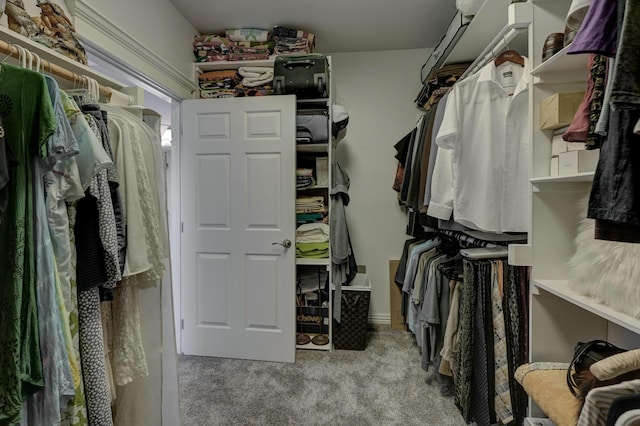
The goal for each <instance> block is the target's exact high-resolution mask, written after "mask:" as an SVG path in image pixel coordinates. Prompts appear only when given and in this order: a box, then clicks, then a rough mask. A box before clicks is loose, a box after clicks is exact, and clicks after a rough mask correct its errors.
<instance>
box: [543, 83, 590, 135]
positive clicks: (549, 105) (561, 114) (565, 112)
mask: <svg viewBox="0 0 640 426" xmlns="http://www.w3.org/2000/svg"><path fill="white" fill-rule="evenodd" d="M583 98H584V92H558V93H554V94H553V95H551V96H549V97H547V98H544V99H543V100H541V101H540V128H541V129H542V130H555V129H559V128H561V127H564V126H567V125H569V124H571V121H572V120H573V116H574V115H575V114H576V111H577V110H578V107H579V106H580V103H581V102H582V99H583Z"/></svg>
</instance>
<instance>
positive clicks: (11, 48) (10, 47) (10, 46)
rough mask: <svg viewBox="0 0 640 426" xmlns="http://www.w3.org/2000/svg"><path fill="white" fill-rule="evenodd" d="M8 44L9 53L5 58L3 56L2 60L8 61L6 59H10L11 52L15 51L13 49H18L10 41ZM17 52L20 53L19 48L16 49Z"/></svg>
mask: <svg viewBox="0 0 640 426" xmlns="http://www.w3.org/2000/svg"><path fill="white" fill-rule="evenodd" d="M8 44H9V53H7V55H6V56H5V57H4V58H2V60H1V61H0V62H6V60H7V59H9V56H11V54H12V53H13V49H16V47H15V46H14V45H13V44H10V43H8ZM16 53H19V52H18V49H16Z"/></svg>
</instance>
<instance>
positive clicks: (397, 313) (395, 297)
mask: <svg viewBox="0 0 640 426" xmlns="http://www.w3.org/2000/svg"><path fill="white" fill-rule="evenodd" d="M399 264H400V261H399V260H390V261H389V300H390V305H391V329H392V330H406V329H407V324H406V322H405V319H404V316H403V315H402V290H400V287H398V284H396V282H395V276H396V271H397V270H398V265H399Z"/></svg>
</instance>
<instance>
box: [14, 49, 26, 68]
mask: <svg viewBox="0 0 640 426" xmlns="http://www.w3.org/2000/svg"><path fill="white" fill-rule="evenodd" d="M16 50H17V51H18V66H19V67H21V68H26V67H27V52H26V51H25V50H24V48H23V47H22V46H16Z"/></svg>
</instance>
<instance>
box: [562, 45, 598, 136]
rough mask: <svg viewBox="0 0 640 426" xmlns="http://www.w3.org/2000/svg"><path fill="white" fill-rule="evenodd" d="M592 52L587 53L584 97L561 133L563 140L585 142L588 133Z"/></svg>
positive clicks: (591, 88) (591, 87)
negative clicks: (566, 127) (565, 129)
mask: <svg viewBox="0 0 640 426" xmlns="http://www.w3.org/2000/svg"><path fill="white" fill-rule="evenodd" d="M593 57H594V55H593V54H590V55H589V60H588V61H587V71H588V72H587V90H586V91H585V92H584V98H583V99H582V102H581V103H580V106H579V107H578V110H577V111H576V114H575V115H574V116H573V121H571V124H570V125H569V128H568V129H567V131H566V132H564V134H563V135H562V139H563V140H564V141H565V142H586V140H587V134H588V133H589V114H591V99H592V98H593V80H592V79H591V65H592V64H593Z"/></svg>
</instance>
